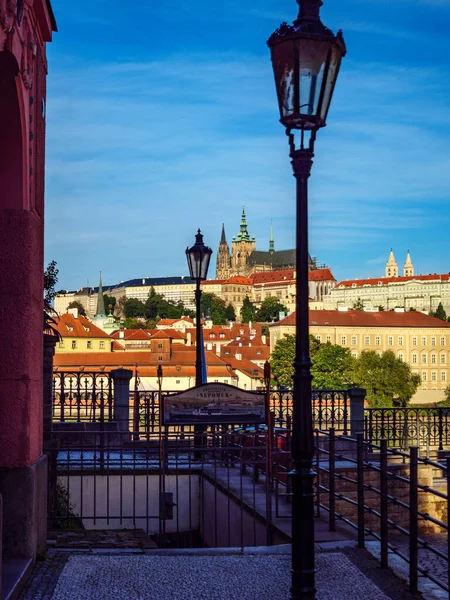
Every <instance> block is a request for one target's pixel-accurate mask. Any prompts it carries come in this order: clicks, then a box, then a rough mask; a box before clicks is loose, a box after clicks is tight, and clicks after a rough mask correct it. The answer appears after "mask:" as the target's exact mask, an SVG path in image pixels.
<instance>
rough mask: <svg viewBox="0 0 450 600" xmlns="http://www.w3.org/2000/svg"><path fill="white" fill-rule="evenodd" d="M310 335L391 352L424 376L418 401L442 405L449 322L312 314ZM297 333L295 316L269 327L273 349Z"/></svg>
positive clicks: (415, 316)
mask: <svg viewBox="0 0 450 600" xmlns="http://www.w3.org/2000/svg"><path fill="white" fill-rule="evenodd" d="M309 327H310V334H311V335H314V336H315V337H316V338H317V339H318V340H319V341H320V342H322V343H327V342H330V343H331V344H337V345H339V346H343V347H344V348H348V349H349V350H350V352H351V353H352V355H353V356H355V357H357V356H358V355H359V354H360V353H361V352H362V351H363V350H375V351H376V352H379V353H381V352H384V351H385V350H392V352H394V354H395V355H396V356H397V358H399V359H400V360H403V361H405V362H407V363H408V364H409V365H410V366H411V369H412V371H413V372H414V373H418V374H419V375H420V377H421V380H422V383H421V389H420V390H419V391H418V392H417V393H416V395H415V397H414V398H413V402H415V403H422V402H423V403H425V402H438V401H439V400H442V399H443V397H444V394H443V390H444V389H445V387H446V386H447V385H448V384H449V383H450V370H449V365H450V323H447V322H445V321H441V320H439V319H436V318H434V317H430V316H429V315H426V314H423V313H420V312H414V311H412V312H400V311H380V312H365V311H359V310H348V311H340V310H310V311H309ZM288 334H291V335H294V334H295V313H293V314H291V315H289V316H288V317H286V318H285V319H283V320H282V321H280V322H279V323H276V324H274V325H272V326H271V327H270V350H271V352H272V351H273V349H274V347H275V345H276V343H277V341H278V340H279V339H280V338H282V337H283V336H285V335H288Z"/></svg>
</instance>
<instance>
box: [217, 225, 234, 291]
mask: <svg viewBox="0 0 450 600" xmlns="http://www.w3.org/2000/svg"><path fill="white" fill-rule="evenodd" d="M230 267H231V256H230V248H229V247H228V244H227V238H226V237H225V225H223V224H222V237H221V238H220V244H219V251H218V252H217V259H216V279H228V277H230V275H231V271H230Z"/></svg>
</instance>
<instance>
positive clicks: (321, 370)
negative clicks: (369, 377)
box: [311, 342, 354, 390]
mask: <svg viewBox="0 0 450 600" xmlns="http://www.w3.org/2000/svg"><path fill="white" fill-rule="evenodd" d="M353 360H354V359H353V357H352V355H351V354H350V350H349V349H348V348H343V347H342V346H337V345H336V344H330V343H329V342H328V343H326V344H321V345H320V347H319V348H318V349H317V351H316V352H315V354H314V355H313V356H312V367H311V375H312V376H313V381H312V385H313V387H314V388H316V389H322V390H326V389H328V390H330V389H335V390H336V389H341V388H345V387H348V386H349V385H350V382H351V376H350V373H351V370H352V366H353Z"/></svg>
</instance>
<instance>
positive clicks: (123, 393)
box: [111, 369, 133, 433]
mask: <svg viewBox="0 0 450 600" xmlns="http://www.w3.org/2000/svg"><path fill="white" fill-rule="evenodd" d="M111 377H112V379H113V381H114V421H115V422H116V423H117V429H118V431H122V432H126V433H128V432H129V431H130V380H131V378H132V377H133V372H132V371H129V370H128V369H114V370H113V371H111Z"/></svg>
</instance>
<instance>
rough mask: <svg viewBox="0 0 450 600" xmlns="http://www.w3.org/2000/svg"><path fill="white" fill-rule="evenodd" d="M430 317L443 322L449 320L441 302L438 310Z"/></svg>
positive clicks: (431, 313)
mask: <svg viewBox="0 0 450 600" xmlns="http://www.w3.org/2000/svg"><path fill="white" fill-rule="evenodd" d="M430 316H432V317H436V319H440V320H441V321H446V320H447V313H446V312H445V310H444V307H443V306H442V302H439V304H438V307H437V309H436V310H435V311H434V312H433V311H431V312H430Z"/></svg>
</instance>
